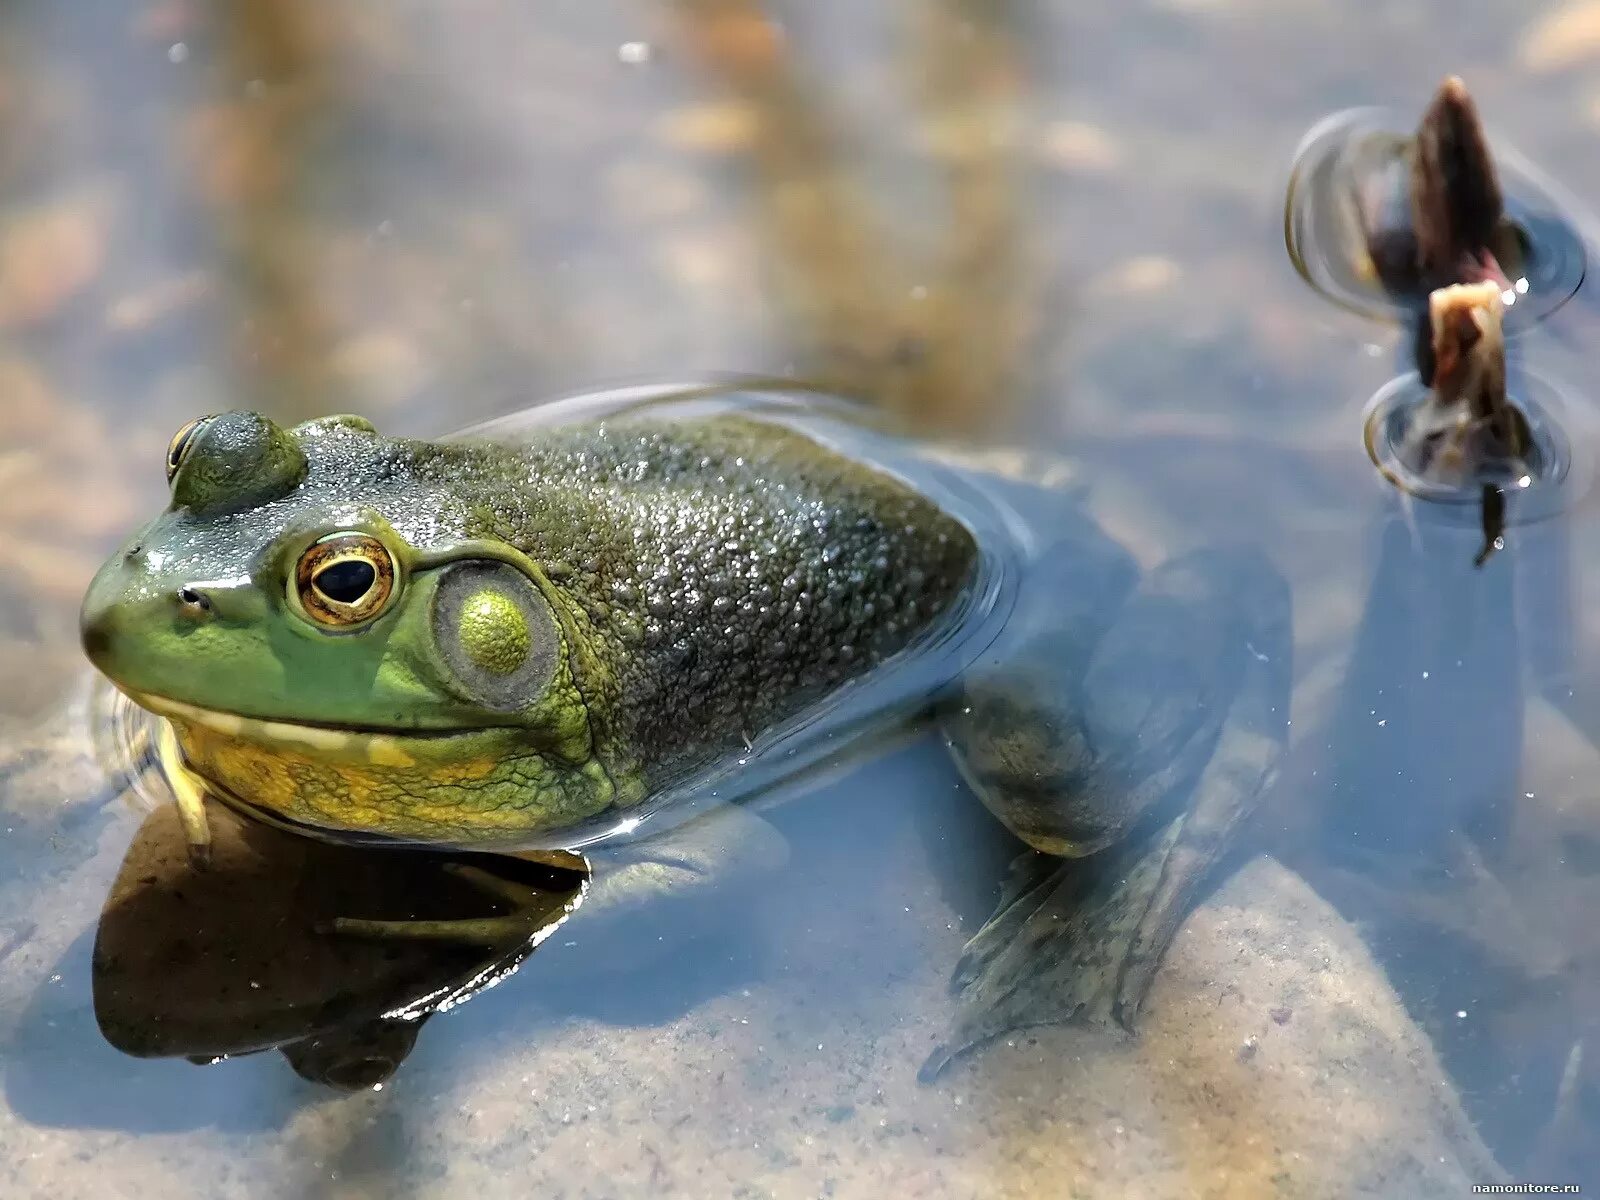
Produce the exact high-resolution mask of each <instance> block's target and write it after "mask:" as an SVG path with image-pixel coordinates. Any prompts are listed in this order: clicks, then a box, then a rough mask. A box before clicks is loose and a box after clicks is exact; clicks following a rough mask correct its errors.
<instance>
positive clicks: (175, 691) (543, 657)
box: [83, 412, 612, 845]
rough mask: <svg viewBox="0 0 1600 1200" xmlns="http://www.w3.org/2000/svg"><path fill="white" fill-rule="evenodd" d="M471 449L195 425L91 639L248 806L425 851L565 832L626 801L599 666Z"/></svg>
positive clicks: (110, 567)
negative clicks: (492, 504)
mask: <svg viewBox="0 0 1600 1200" xmlns="http://www.w3.org/2000/svg"><path fill="white" fill-rule="evenodd" d="M473 454H474V451H473V450H472V449H471V448H467V447H451V446H447V445H431V444H427V443H420V442H409V441H400V440H394V439H389V438H384V437H381V436H379V435H378V434H377V433H376V431H374V429H373V428H372V426H371V425H370V424H368V423H367V422H366V421H364V420H361V419H360V418H355V417H329V418H324V419H322V420H319V421H313V422H309V423H307V424H304V425H300V426H297V427H295V428H293V429H287V430H286V429H283V428H280V427H279V426H277V425H275V424H274V423H273V422H272V421H270V420H268V419H267V418H265V417H262V416H260V415H258V414H256V413H247V412H230V413H224V414H222V415H219V416H212V417H203V418H201V419H200V420H198V421H194V422H191V423H190V424H188V425H186V426H184V428H183V429H181V430H179V432H178V434H177V436H175V437H174V438H173V440H172V444H171V447H170V449H169V451H168V455H167V476H168V479H169V481H170V483H171V488H172V493H171V502H170V504H169V505H168V506H167V508H166V510H165V511H164V512H163V513H162V514H161V515H160V516H158V517H157V518H156V519H155V520H154V521H152V522H151V523H150V524H149V525H147V526H145V528H143V529H142V530H140V531H139V532H138V533H136V534H135V535H134V536H133V538H132V539H131V540H130V541H129V542H128V543H127V545H125V546H124V547H123V548H122V549H121V550H119V551H117V553H116V554H114V555H113V556H112V557H111V559H110V561H108V562H107V563H106V564H105V566H104V567H102V568H101V570H100V572H99V574H98V575H96V576H95V578H94V582H93V583H92V584H91V585H90V587H89V592H88V595H87V597H86V598H85V600H84V605H83V644H84V648H85V649H86V650H87V652H88V654H89V657H90V658H91V659H92V660H93V662H94V664H95V666H97V667H98V668H99V669H100V670H101V671H103V672H104V673H105V674H106V675H107V676H109V677H110V679H111V680H112V681H113V682H114V683H115V684H116V685H117V686H118V687H119V688H120V689H122V690H123V691H124V692H126V693H127V694H128V695H129V696H130V697H131V698H132V699H133V700H134V701H135V702H136V703H138V704H139V705H141V706H143V707H144V708H147V709H149V710H150V711H152V712H154V713H156V714H158V715H160V716H162V717H165V718H167V719H168V720H170V721H171V722H172V723H173V725H174V727H175V729H176V730H177V732H178V736H179V741H180V743H181V745H182V747H183V749H184V754H185V758H186V760H187V761H188V764H189V766H190V767H191V769H193V770H195V771H196V772H198V773H199V774H200V775H202V776H203V777H205V778H206V779H207V780H208V781H209V782H210V783H211V784H213V785H214V786H215V787H216V788H217V789H218V791H219V792H220V793H221V794H223V795H224V796H225V797H226V798H228V799H230V800H232V801H233V802H235V803H239V804H243V805H245V806H251V807H255V808H257V809H261V810H267V812H268V813H269V814H270V815H271V816H273V817H275V818H276V819H278V820H280V821H286V822H289V823H299V824H303V825H308V826H312V827H316V828H320V829H329V830H346V831H355V832H364V833H376V834H381V835H387V836H392V837H399V838H405V839H409V840H414V841H421V842H426V843H453V844H467V845H470V844H474V843H483V842H488V841H508V840H522V841H525V842H530V843H534V842H539V841H549V840H554V838H555V835H557V834H558V833H559V832H560V831H562V830H565V829H569V828H571V827H572V826H573V825H575V824H576V823H578V822H580V821H581V820H583V818H585V817H587V816H590V815H592V814H594V813H596V812H598V811H600V810H602V809H604V808H605V807H606V806H607V805H608V804H610V803H611V801H612V788H611V785H610V783H609V780H608V777H607V774H606V771H605V770H604V768H603V766H602V765H601V764H600V763H599V762H598V761H597V759H596V755H595V750H594V745H595V739H594V738H593V736H592V734H591V728H590V720H589V712H588V710H587V709H586V707H585V704H584V701H583V695H582V692H581V690H580V683H581V682H582V680H581V678H579V676H581V675H582V673H583V671H584V670H585V667H584V663H585V662H588V661H590V659H589V656H586V655H584V654H583V653H581V647H580V646H579V645H578V641H577V639H578V635H577V632H576V627H575V626H574V624H573V622H572V619H571V614H570V612H569V611H568V609H567V607H566V603H565V601H564V600H563V599H562V597H561V596H560V595H559V594H558V593H557V592H556V591H555V590H554V589H553V588H552V587H551V585H550V582H549V580H548V579H547V578H546V577H545V575H544V573H543V572H542V571H541V569H540V568H539V567H538V565H537V564H535V563H534V562H532V561H530V560H529V559H528V558H527V557H525V556H524V555H522V554H521V553H520V552H519V551H517V550H516V549H515V548H514V547H512V546H510V545H508V544H506V543H505V542H502V541H498V540H496V539H495V538H493V537H492V536H488V535H486V534H485V533H484V530H485V529H486V528H488V527H489V525H490V524H492V523H486V522H484V521H483V520H482V518H481V517H480V516H475V514H480V513H482V511H483V506H482V505H481V504H479V503H477V501H476V500H475V498H474V488H475V487H477V488H479V489H481V488H483V487H487V486H489V484H488V483H487V482H486V481H485V477H484V473H483V471H482V469H481V460H479V459H475V458H474V457H473ZM475 481H476V482H475ZM575 672H576V673H575Z"/></svg>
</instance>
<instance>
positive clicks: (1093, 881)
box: [83, 390, 1290, 1065]
mask: <svg viewBox="0 0 1600 1200" xmlns="http://www.w3.org/2000/svg"><path fill="white" fill-rule="evenodd" d="M167 471H168V475H169V477H170V481H171V501H170V503H169V504H168V506H167V508H166V510H165V511H164V512H163V513H162V514H161V515H160V516H158V517H157V518H156V519H155V520H154V521H152V522H151V523H150V524H149V525H147V526H145V528H143V529H142V530H140V531H139V532H138V533H137V534H135V535H134V537H133V538H132V540H131V541H130V542H129V543H128V544H127V546H125V547H124V548H123V549H122V550H120V551H119V552H118V553H117V554H116V555H115V556H114V557H113V558H112V559H111V560H110V561H109V562H108V563H107V564H106V565H105V567H104V568H103V569H102V570H101V571H100V573H99V575H98V576H97V577H96V578H95V580H94V582H93V584H92V586H91V587H90V590H89V594H88V596H87V598H86V600H85V602H84V609H83V638H84V645H85V647H86V648H87V651H88V653H89V656H90V657H91V658H92V659H93V661H94V663H95V664H96V665H97V666H98V667H99V668H100V669H101V670H102V671H103V672H104V673H105V674H106V675H108V676H109V677H110V678H111V679H112V680H113V681H114V682H115V684H116V685H117V686H118V687H119V688H120V689H121V690H122V691H123V692H125V693H126V694H127V696H129V697H130V698H131V699H132V700H133V701H134V702H136V703H137V704H138V705H139V706H141V707H142V708H144V709H146V710H148V711H149V712H150V713H152V714H156V715H157V716H158V717H159V718H161V719H162V721H161V726H160V728H161V735H160V736H161V739H162V740H163V742H164V744H165V746H166V748H167V751H168V753H167V754H166V756H165V757H166V760H167V763H168V767H169V774H170V775H172V776H173V779H174V783H175V789H176V791H177V793H178V796H179V800H180V805H181V807H182V808H183V810H184V812H185V813H186V828H187V830H188V834H189V838H190V841H191V843H192V844H193V845H195V846H196V847H201V846H203V845H204V843H205V838H206V836H207V834H206V830H205V821H204V817H203V808H202V806H201V802H200V797H201V796H202V795H210V796H213V797H215V798H217V799H219V800H221V801H223V802H224V803H226V804H228V805H229V806H231V807H233V808H235V809H236V810H238V811H240V812H243V813H247V814H250V815H253V816H256V817H259V818H262V819H265V820H267V821H270V822H272V823H275V824H278V825H280V826H283V827H286V828H288V829H291V830H298V831H301V832H307V833H313V834H317V835H319V836H324V837H327V836H334V837H347V838H355V839H365V840H373V841H383V842H387V843H395V844H402V845H403V844H411V845H420V846H424V847H432V848H440V847H449V848H454V849H461V850H468V851H482V852H491V853H517V854H522V855H524V856H528V857H536V858H543V859H544V860H545V861H553V862H560V861H562V860H563V856H565V861H568V862H571V861H574V859H575V856H574V855H573V854H572V853H571V852H574V851H579V850H582V851H583V854H584V857H586V858H587V859H588V860H589V862H590V863H591V865H592V868H593V872H594V874H593V880H592V885H591V889H590V893H589V898H588V899H587V900H586V902H585V904H584V908H583V909H582V910H581V911H579V912H578V913H577V914H576V915H575V916H574V917H573V918H572V919H573V921H574V922H579V923H581V922H584V921H591V922H599V921H602V920H604V919H606V917H607V916H608V915H609V916H611V917H612V918H614V919H633V918H634V917H636V916H638V914H640V913H642V912H644V911H646V910H648V911H652V912H655V913H658V914H659V913H661V912H670V911H671V910H672V907H673V905H674V904H676V903H679V902H682V901H684V900H688V899H692V898H693V896H694V895H695V894H696V893H697V892H698V893H702V894H703V893H704V892H705V891H706V890H707V888H708V886H709V885H710V884H711V882H712V880H711V878H710V876H712V875H715V874H718V873H720V872H726V871H736V870H740V869H745V870H755V871H759V870H761V869H762V864H764V863H770V862H771V861H772V858H773V855H774V854H775V853H781V852H782V851H781V849H780V848H778V847H776V846H775V845H774V842H775V840H776V838H777V835H776V834H775V832H774V831H773V830H772V828H771V827H770V826H768V825H767V824H766V823H765V822H764V821H762V820H761V819H760V818H759V816H757V815H756V809H758V808H759V807H760V805H759V804H758V803H755V801H757V800H759V799H762V798H767V799H770V798H771V797H772V796H774V795H777V794H778V793H777V790H776V785H777V784H778V783H780V782H781V781H783V780H785V779H786V778H788V777H790V776H792V775H793V774H794V773H795V772H797V771H799V770H800V769H802V768H803V767H805V766H807V765H809V764H815V763H817V762H820V761H821V759H822V758H823V756H825V755H834V754H836V753H837V752H839V751H840V750H841V748H842V747H843V746H844V745H845V744H846V743H847V742H848V741H850V740H851V739H852V738H853V737H854V736H856V735H861V734H869V733H871V732H873V731H882V730H883V729H884V727H885V726H886V725H889V724H891V723H892V724H904V723H906V722H908V721H913V720H917V719H932V720H934V721H936V722H938V724H939V726H940V728H941V729H942V732H943V735H944V737H945V738H946V740H947V741H948V744H949V746H950V749H951V751H952V753H953V755H954V757H955V759H956V761H957V763H958V764H959V766H960V768H961V770H962V772H963V773H964V775H965V776H966V778H967V779H968V780H969V781H970V782H971V784H972V786H973V788H974V790H975V791H976V792H977V794H978V795H979V796H980V797H981V798H982V800H983V802H984V803H985V804H987V805H988V806H989V808H990V809H991V810H992V811H993V812H994V813H995V815H996V816H998V817H999V819H1000V820H1001V821H1003V822H1004V823H1005V824H1006V825H1007V826H1008V827H1009V828H1010V829H1011V830H1012V831H1013V832H1015V833H1016V834H1017V836H1018V837H1020V838H1021V839H1022V840H1023V841H1024V842H1026V843H1027V844H1028V846H1030V847H1032V851H1030V852H1029V853H1028V854H1026V855H1024V857H1023V858H1022V859H1021V860H1019V863H1018V866H1017V868H1016V871H1015V872H1014V878H1013V881H1012V884H1011V885H1010V886H1009V887H1008V889H1007V890H1006V894H1005V895H1004V896H1003V897H1002V900H1001V906H1000V910H999V911H998V913H997V914H996V916H995V917H994V919H993V920H992V921H991V922H990V923H989V924H988V925H987V926H986V927H985V928H984V929H983V930H982V931H980V932H979V933H978V935H977V936H976V937H975V938H974V939H973V941H972V943H971V944H970V946H969V947H968V951H967V955H966V957H965V959H964V960H963V963H962V964H961V967H960V969H959V972H958V976H957V983H958V991H959V994H960V998H961V1016H960V1018H959V1028H958V1029H957V1031H956V1034H955V1036H954V1037H953V1038H952V1039H951V1041H950V1043H949V1045H948V1046H947V1047H945V1048H944V1049H942V1050H941V1051H940V1052H939V1053H938V1054H937V1055H936V1056H935V1060H934V1065H937V1064H939V1063H942V1062H943V1061H945V1060H946V1059H947V1058H948V1057H949V1056H950V1055H951V1054H954V1053H956V1052H958V1051H960V1050H961V1049H962V1048H963V1047H965V1046H967V1045H971V1044H973V1043H975V1042H977V1041H980V1040H982V1039H984V1038H985V1037H988V1036H991V1035H993V1034H995V1033H998V1032H1000V1031H1002V1030H1005V1029H1009V1028H1014V1027H1017V1026H1019V1025H1025V1024H1030V1023H1040V1022H1049V1021H1057V1020H1063V1019H1067V1018H1069V1017H1072V1016H1075V1015H1081V1016H1086V1017H1088V1018H1091V1019H1111V1018H1117V1019H1120V1020H1121V1021H1122V1022H1123V1023H1124V1024H1130V1025H1131V1023H1132V1021H1133V1020H1134V1017H1135V1015H1136V1013H1137V1010H1138V1006H1139V1003H1140V1000H1141V998H1142V997H1143V994H1144V991H1145V989H1146V987H1147V985H1148V983H1149V980H1150V978H1151V974H1152V971H1153V968H1154V966H1155V965H1156V963H1157V962H1158V960H1159V958H1160V955H1161V954H1162V952H1163V950H1164V949H1165V946H1166V943H1167V942H1168V940H1169V939H1170V937H1171V935H1172V933H1173V931H1174V930H1175V928H1176V925H1177V922H1178V921H1179V920H1180V919H1181V917H1182V915H1183V913H1184V912H1185V910H1186V908H1187V906H1188V905H1189V904H1190V903H1191V902H1192V900H1193V898H1194V894H1195V891H1196V888H1197V885H1198V884H1199V882H1200V881H1201V879H1202V877H1203V875H1204V874H1205V872H1206V870H1207V868H1209V867H1210V866H1211V865H1212V864H1213V863H1214V862H1215V861H1216V859H1217V857H1218V856H1219V854H1220V852H1221V851H1222V849H1223V848H1224V846H1225V844H1226V843H1227V841H1228V835H1229V833H1230V832H1231V831H1232V829H1233V828H1234V827H1235V824H1236V822H1237V820H1238V818H1239V817H1240V816H1241V815H1242V814H1243V813H1245V812H1246V811H1248V810H1249V808H1250V806H1251V804H1252V802H1253V801H1254V799H1255V797H1256V796H1257V794H1258V792H1259V791H1260V790H1261V788H1262V787H1263V785H1264V783H1265V781H1266V780H1267V778H1268V777H1269V775H1270V774H1271V772H1272V769H1273V767H1274V764H1275V762H1276V759H1277V756H1278V754H1279V752H1280V750H1281V747H1282V744H1283V738H1284V728H1285V722H1286V720H1287V715H1288V678H1289V655H1290V634H1289V612H1288V608H1289V605H1288V595H1287V590H1286V588H1285V587H1284V585H1283V583H1282V581H1281V580H1280V579H1279V577H1278V576H1277V574H1276V573H1275V572H1274V571H1273V570H1272V568H1271V567H1270V566H1269V565H1268V564H1267V563H1266V561H1265V560H1264V559H1263V558H1262V557H1261V556H1260V555H1259V554H1258V553H1257V552H1255V551H1253V550H1250V549H1243V548H1227V547H1218V548H1206V549H1200V550H1192V551H1190V552H1188V553H1186V554H1183V555H1181V556H1179V557H1176V558H1174V559H1171V560H1169V561H1167V562H1165V563H1162V564H1159V565H1154V566H1153V567H1152V569H1151V570H1149V571H1148V572H1145V573H1142V574H1143V577H1142V578H1141V571H1140V569H1139V567H1138V565H1137V564H1136V562H1135V560H1134V558H1133V556H1132V555H1131V554H1130V553H1129V552H1128V551H1127V550H1125V549H1124V548H1122V547H1121V546H1119V545H1118V544H1117V543H1115V542H1114V541H1113V540H1112V539H1111V538H1110V537H1109V536H1107V535H1106V534H1105V533H1104V532H1102V530H1101V528H1100V527H1099V525H1098V524H1097V522H1096V521H1095V519H1094V516H1093V512H1094V509H1093V499H1092V496H1091V495H1090V494H1089V493H1088V492H1087V490H1086V489H1085V488H1083V487H1074V486H1068V483H1069V482H1070V479H1071V472H1070V471H1069V470H1067V469H1066V468H1065V467H1064V466H1063V465H1062V464H1059V463H1051V462H1037V461H1033V459H1032V458H1031V457H1030V456H1026V455H1010V456H1007V455H997V454H994V453H990V454H987V455H981V454H964V453H961V452H958V451H955V450H951V449H948V448H943V447H938V446H932V445H925V444H921V443H917V442H914V441H910V440H906V439H901V438H898V437H896V436H893V435H891V434H889V433H886V432H883V431H881V430H878V429H874V428H870V427H868V426H867V424H866V423H865V422H863V421H861V420H859V419H855V418H854V417H853V416H852V414H851V413H850V412H849V410H847V409H845V408H844V407H843V406H840V405H838V404H836V403H833V402H826V401H823V400H820V399H817V398H804V397H797V396H794V395H789V394H779V393H774V392H762V391H759V390H757V391H749V392H738V391H734V390H703V391H700V392H685V393H679V394H677V395H671V394H655V395H640V394H638V393H632V394H626V395H618V396H614V397H610V398H606V399H603V400H601V401H599V402H596V401H593V400H589V401H578V402H570V403H568V404H566V405H555V406H547V407H545V408H542V409H538V410H535V411H534V413H533V416H532V417H531V419H522V420H520V421H515V422H512V423H509V424H506V423H502V424H499V425H494V426H488V427H485V428H483V429H480V430H478V431H475V432H474V433H472V434H470V435H463V436H461V437H457V438H454V439H450V440H445V441H440V442H424V441H411V440H403V439H396V438H390V437H385V436H383V435H381V434H379V433H378V432H377V431H375V430H374V429H373V427H372V426H371V425H370V424H368V423H367V422H366V421H364V420H361V419H358V418H355V417H329V418H325V419H322V420H317V421H312V422H309V423H306V424H303V425H299V426H296V427H294V428H292V429H284V428H281V427H279V426H278V425H276V424H274V423H273V422H272V421H270V420H268V419H267V418H266V417H263V416H260V415H257V414H255V413H247V412H228V413H223V414H221V415H217V416H210V417H204V418H201V419H200V420H198V421H196V422H194V423H192V424H191V425H189V426H186V427H185V428H184V429H183V430H181V431H180V432H179V434H178V435H177V436H176V437H175V438H174V440H173V443H172V447H171V450H170V452H169V455H168V461H167ZM863 802H866V801H863ZM713 805H716V806H717V807H712V806H713ZM732 817H737V819H731V818H732ZM841 834H842V835H847V834H848V831H841ZM497 922H498V923H497ZM339 928H341V929H343V930H344V931H346V932H347V933H356V934H362V935H365V936H406V935H408V934H412V935H425V936H429V937H432V938H436V939H437V938H441V937H442V938H448V937H450V936H451V935H452V932H456V933H459V934H460V936H461V937H462V938H463V939H465V940H476V941H479V942H482V941H485V940H492V939H494V938H495V937H499V938H501V939H502V940H508V939H515V938H520V937H523V936H525V935H526V932H527V923H526V920H525V919H523V918H522V917H520V916H519V915H518V914H511V915H509V916H503V917H500V918H497V919H490V920H488V921H485V920H482V919H475V920H466V921H463V922H462V923H461V925H460V927H459V928H458V929H456V930H454V931H453V930H452V927H451V922H449V921H437V920H435V921H428V922H419V923H415V924H413V923H411V922H407V921H373V920H362V921H344V922H341V923H339ZM575 928H582V925H581V924H579V925H576V926H575Z"/></svg>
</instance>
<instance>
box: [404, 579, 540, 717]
mask: <svg viewBox="0 0 1600 1200" xmlns="http://www.w3.org/2000/svg"><path fill="white" fill-rule="evenodd" d="M433 635H434V638H435V641H436V643H437V645H438V648H439V651H440V654H441V657H442V658H443V659H444V665H445V667H446V668H447V669H448V682H449V685H450V690H451V691H453V692H455V693H456V694H457V695H459V696H460V697H461V698H462V699H464V700H467V701H469V702H471V703H473V704H478V705H482V706H483V707H484V708H490V709H494V710H496V711H498V712H515V711H516V710H517V709H520V708H526V707H527V706H528V705H530V704H533V703H534V702H536V701H537V700H539V699H540V697H542V696H543V695H544V690H545V688H546V687H548V686H549V684H550V680H551V678H552V677H553V676H554V675H555V670H556V663H557V660H558V653H559V648H560V634H559V633H558V632H557V630H556V622H555V616H554V615H553V614H552V613H551V611H550V605H549V604H548V603H547V602H546V601H545V598H544V597H543V596H542V595H541V594H540V593H539V589H538V588H537V587H535V586H534V585H533V581H532V580H530V579H529V578H528V577H527V576H526V575H524V574H523V573H522V572H521V571H519V570H517V569H516V568H515V567H513V566H510V565H508V564H506V563H502V562H489V561H469V562H459V563H456V564H454V565H453V566H451V567H449V568H448V569H447V570H446V571H445V572H444V574H443V575H442V576H441V578H440V580H439V587H438V590H437V591H436V592H435V593H434V597H433Z"/></svg>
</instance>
